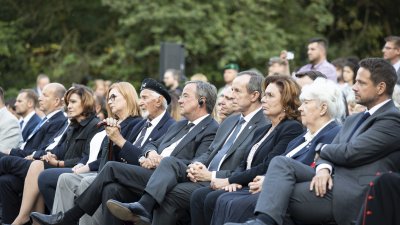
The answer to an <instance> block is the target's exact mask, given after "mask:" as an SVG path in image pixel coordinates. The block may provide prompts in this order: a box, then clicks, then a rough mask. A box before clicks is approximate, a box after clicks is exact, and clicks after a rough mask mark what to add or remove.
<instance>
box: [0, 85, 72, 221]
mask: <svg viewBox="0 0 400 225" xmlns="http://www.w3.org/2000/svg"><path fill="white" fill-rule="evenodd" d="M65 92H66V90H65V88H64V86H63V85H62V84H59V83H51V84H48V85H47V86H46V87H45V88H44V89H43V94H42V96H41V97H40V98H39V105H40V109H41V110H42V111H43V112H44V113H45V114H46V117H45V118H44V119H42V120H41V122H40V123H39V124H38V125H37V126H36V128H35V129H34V130H33V131H32V133H31V134H30V135H29V136H28V138H27V140H26V141H25V142H24V143H23V144H22V146H21V147H20V148H13V149H11V150H9V151H8V153H9V155H12V156H19V157H27V158H30V159H32V158H33V155H34V153H35V151H37V150H44V149H45V148H46V147H47V146H48V145H49V144H51V142H52V141H53V136H54V135H55V134H56V133H57V132H59V130H61V128H62V127H63V126H64V125H65V123H67V118H66V117H65V116H64V113H63V112H62V111H61V109H62V107H63V101H62V100H61V99H62V98H63V96H64V94H65ZM1 160H2V161H1V163H3V162H5V161H8V160H10V161H11V163H12V160H13V157H8V156H7V155H3V157H2V159H1ZM3 160H4V161H3ZM1 163H0V175H2V176H0V199H1V200H2V202H4V203H7V207H3V209H2V211H3V214H2V215H3V218H5V220H6V221H13V218H15V215H16V214H15V213H17V214H18V212H19V205H20V201H21V197H20V196H18V195H10V194H7V193H10V192H11V193H20V192H22V188H21V187H23V186H24V185H23V180H21V179H20V178H18V177H16V176H14V175H11V174H8V175H4V174H5V173H7V171H8V170H5V168H3V167H2V164H1ZM21 182H22V183H21ZM3 206H5V205H3ZM7 218H8V219H7ZM11 218H12V219H11Z"/></svg>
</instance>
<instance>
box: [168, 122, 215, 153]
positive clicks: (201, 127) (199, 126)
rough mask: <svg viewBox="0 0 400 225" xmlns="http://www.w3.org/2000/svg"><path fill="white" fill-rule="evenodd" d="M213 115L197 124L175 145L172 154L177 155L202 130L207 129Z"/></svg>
mask: <svg viewBox="0 0 400 225" xmlns="http://www.w3.org/2000/svg"><path fill="white" fill-rule="evenodd" d="M211 120H212V118H211V116H207V117H206V118H205V119H204V120H202V121H201V122H200V123H199V124H197V126H195V127H194V128H193V129H192V130H191V131H190V132H189V133H188V134H187V135H186V136H185V137H184V138H183V139H182V140H181V142H179V144H178V145H177V146H176V147H175V149H174V151H172V153H171V156H175V155H177V154H178V153H179V152H180V151H182V149H183V147H184V146H186V145H187V144H188V143H189V142H191V141H192V140H193V139H194V138H195V137H196V136H197V135H198V134H199V133H200V132H201V131H203V130H204V129H206V127H207V125H208V124H209V123H210V122H211Z"/></svg>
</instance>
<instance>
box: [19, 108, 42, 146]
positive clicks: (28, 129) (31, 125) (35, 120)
mask: <svg viewBox="0 0 400 225" xmlns="http://www.w3.org/2000/svg"><path fill="white" fill-rule="evenodd" d="M41 120H42V119H41V118H40V117H39V116H38V115H37V114H36V113H35V114H34V115H33V116H32V117H31V118H30V119H29V120H28V123H27V124H26V125H25V127H24V129H23V130H22V138H23V139H24V141H26V139H27V138H28V137H29V135H30V134H31V133H32V131H33V130H34V129H35V127H36V126H37V125H38V124H39V123H40V121H41Z"/></svg>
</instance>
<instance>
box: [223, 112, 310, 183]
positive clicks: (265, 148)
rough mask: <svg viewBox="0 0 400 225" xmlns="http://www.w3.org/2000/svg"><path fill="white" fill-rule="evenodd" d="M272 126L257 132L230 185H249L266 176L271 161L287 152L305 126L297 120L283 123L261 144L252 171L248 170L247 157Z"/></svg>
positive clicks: (259, 129) (252, 163)
mask: <svg viewBox="0 0 400 225" xmlns="http://www.w3.org/2000/svg"><path fill="white" fill-rule="evenodd" d="M271 126H272V125H271V124H269V125H267V126H263V127H260V128H258V129H257V130H256V131H255V134H254V137H255V138H253V141H252V143H251V144H250V145H249V146H248V150H247V153H246V155H245V157H244V160H243V161H242V162H241V164H240V166H239V167H238V168H237V169H236V170H235V172H234V173H233V174H232V176H231V177H230V178H229V183H231V184H232V183H237V184H242V185H247V184H248V183H249V182H251V181H252V180H253V179H254V178H255V177H256V176H258V175H264V174H265V172H266V171H267V169H268V165H269V162H270V161H271V159H272V158H273V157H275V156H278V155H281V154H282V153H283V152H284V151H285V150H286V147H287V145H288V144H289V142H290V141H291V140H293V138H295V137H297V136H299V135H300V134H301V133H302V132H303V126H302V125H301V123H300V122H298V121H296V120H284V121H282V122H281V123H279V124H278V125H277V126H276V128H275V129H274V130H273V131H272V132H271V134H269V135H268V137H267V138H266V139H265V140H264V141H263V142H262V143H261V145H260V146H259V148H258V150H257V151H256V153H255V155H254V158H253V161H252V162H251V169H249V170H246V167H247V156H248V155H249V153H250V150H251V148H252V147H253V145H255V144H256V143H257V142H259V141H260V140H261V139H262V138H263V137H264V136H265V134H266V133H267V132H268V130H269V129H270V128H271Z"/></svg>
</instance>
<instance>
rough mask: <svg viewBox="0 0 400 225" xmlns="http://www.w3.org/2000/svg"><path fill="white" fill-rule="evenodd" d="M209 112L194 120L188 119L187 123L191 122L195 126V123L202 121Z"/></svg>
mask: <svg viewBox="0 0 400 225" xmlns="http://www.w3.org/2000/svg"><path fill="white" fill-rule="evenodd" d="M209 115H210V114H207V115H204V116H202V117H200V118H197V119H196V120H194V121H192V122H191V121H189V122H188V123H193V124H194V126H196V125H197V124H199V123H200V122H201V121H203V120H204V119H205V118H206V117H207V116H209Z"/></svg>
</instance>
